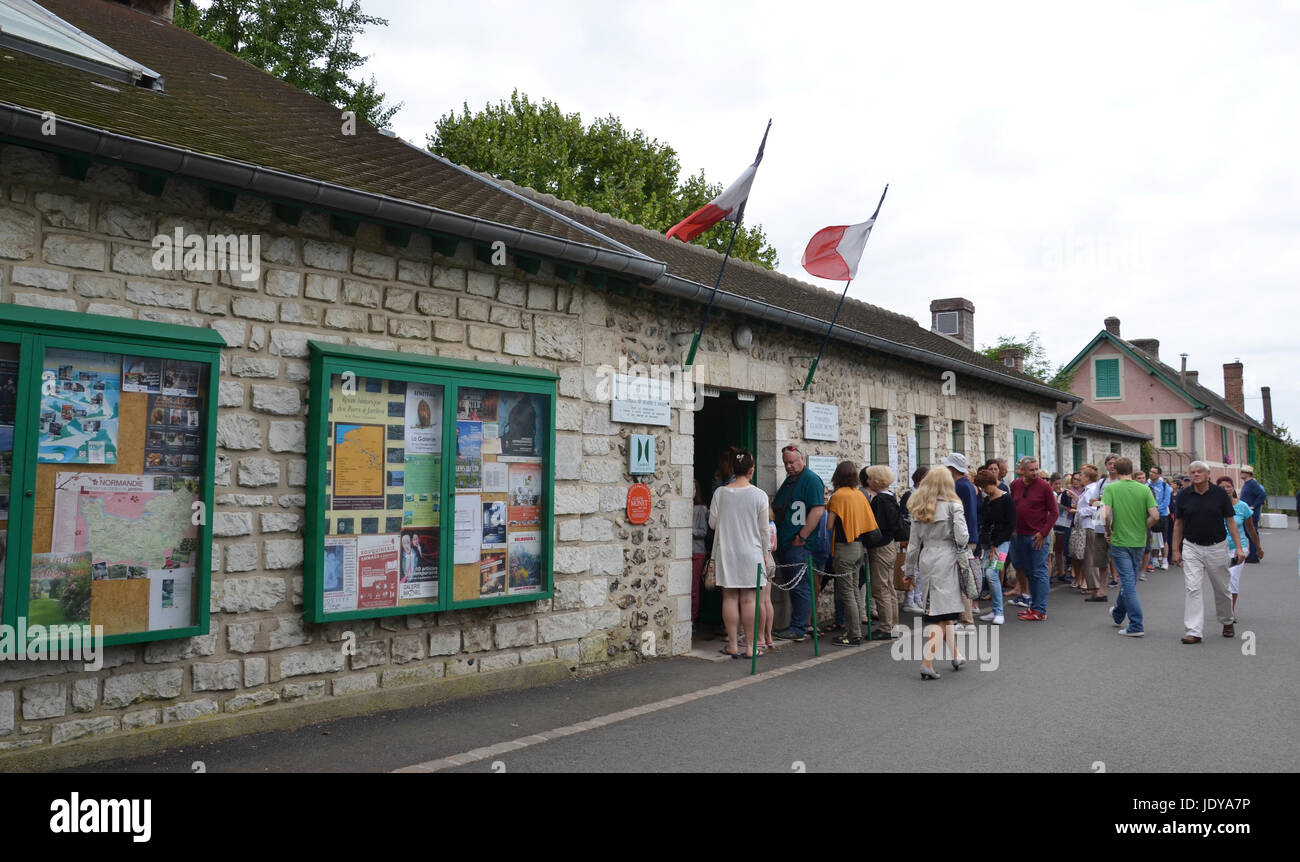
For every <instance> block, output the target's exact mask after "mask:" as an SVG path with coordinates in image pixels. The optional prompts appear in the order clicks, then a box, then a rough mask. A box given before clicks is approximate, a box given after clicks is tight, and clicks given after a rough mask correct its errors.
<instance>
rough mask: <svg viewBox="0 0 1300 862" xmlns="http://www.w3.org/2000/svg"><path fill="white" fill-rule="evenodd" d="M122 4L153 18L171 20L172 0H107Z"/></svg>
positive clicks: (173, 7)
mask: <svg viewBox="0 0 1300 862" xmlns="http://www.w3.org/2000/svg"><path fill="white" fill-rule="evenodd" d="M109 2H113V3H117V4H119V5H122V6H130V7H131V8H132V9H139V10H140V11H141V12H144V13H145V14H147V15H153V16H154V17H155V18H162V19H164V20H166V21H171V20H172V13H173V12H174V11H175V5H176V4H175V2H174V0H109Z"/></svg>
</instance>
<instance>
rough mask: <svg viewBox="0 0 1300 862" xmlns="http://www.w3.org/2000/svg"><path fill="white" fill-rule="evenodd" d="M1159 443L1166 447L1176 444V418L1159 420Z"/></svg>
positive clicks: (1170, 447)
mask: <svg viewBox="0 0 1300 862" xmlns="http://www.w3.org/2000/svg"><path fill="white" fill-rule="evenodd" d="M1160 445H1161V446H1162V447H1164V448H1166V449H1172V448H1173V447H1175V446H1177V445H1178V420H1177V419H1161V420H1160Z"/></svg>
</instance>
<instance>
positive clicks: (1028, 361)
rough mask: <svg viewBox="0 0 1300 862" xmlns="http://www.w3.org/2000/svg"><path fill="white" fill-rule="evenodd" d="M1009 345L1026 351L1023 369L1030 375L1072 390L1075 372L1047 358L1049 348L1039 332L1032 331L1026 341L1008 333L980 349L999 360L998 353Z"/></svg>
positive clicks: (1062, 389) (1049, 383)
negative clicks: (1041, 339)
mask: <svg viewBox="0 0 1300 862" xmlns="http://www.w3.org/2000/svg"><path fill="white" fill-rule="evenodd" d="M1007 347H1018V348H1020V350H1021V351H1022V352H1023V353H1024V362H1023V365H1022V368H1021V370H1022V371H1023V372H1024V373H1025V374H1026V375H1027V376H1029V377H1032V378H1034V379H1035V380H1037V381H1039V382H1041V383H1046V384H1047V385H1048V386H1050V387H1052V388H1053V389H1059V390H1061V391H1062V392H1069V391H1070V383H1071V382H1073V380H1074V372H1072V371H1070V372H1067V371H1066V370H1065V363H1061V364H1060V365H1057V366H1055V367H1053V366H1052V363H1051V362H1049V361H1048V359H1047V350H1046V349H1045V348H1044V347H1043V344H1042V342H1041V341H1039V339H1038V333H1037V332H1036V331H1035V332H1031V333H1029V337H1028V338H1026V339H1025V340H1024V341H1017V340H1016V339H1014V338H1012V337H1011V336H1008V335H1000V336H998V340H997V342H996V343H994V344H993V345H992V346H991V347H984V348H981V349H980V353H982V354H984V355H985V356H987V357H988V358H989V359H992V360H993V361H994V362H999V361H1000V360H999V359H998V353H999V352H1001V351H1002V350H1003V348H1007Z"/></svg>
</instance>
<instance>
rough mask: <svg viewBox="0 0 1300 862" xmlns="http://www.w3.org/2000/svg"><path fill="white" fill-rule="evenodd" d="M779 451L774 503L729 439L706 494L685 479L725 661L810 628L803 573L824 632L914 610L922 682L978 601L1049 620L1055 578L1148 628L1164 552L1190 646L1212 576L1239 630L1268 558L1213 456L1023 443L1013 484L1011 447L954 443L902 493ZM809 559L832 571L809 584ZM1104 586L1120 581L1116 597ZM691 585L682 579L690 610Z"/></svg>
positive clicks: (889, 622)
mask: <svg viewBox="0 0 1300 862" xmlns="http://www.w3.org/2000/svg"><path fill="white" fill-rule="evenodd" d="M781 460H782V464H783V467H784V469H785V473H786V476H785V479H784V481H783V482H782V484H781V486H780V488H779V489H778V490H777V493H776V495H775V497H774V498H773V499H772V500H771V501H770V503H769V500H768V497H767V494H766V493H765V492H763V491H762V490H761V489H759V488H757V487H756V486H755V485H753V484H752V478H753V473H754V460H753V455H752V454H751V453H749V452H747V451H744V450H740V449H737V448H735V447H731V448H729V449H728V450H726V451H725V452H724V453H723V454H722V455H721V456H720V457H719V469H718V473H717V474H716V475H715V477H714V488H713V493H712V495H711V496H712V499H711V501H710V504H709V505H708V506H707V507H706V506H705V505H704V503H703V500H702V499H701V496H700V494H699V488H698V485H697V488H696V493H697V496H696V509H695V518H694V523H693V536H694V538H695V545H694V548H693V552H694V554H693V556H694V562H695V566H694V568H695V573H696V580H697V582H698V581H699V580H700V578H701V576H702V574H703V573H704V571H705V568H706V566H705V561H706V560H709V559H710V558H711V560H712V562H711V564H710V565H711V568H712V571H713V572H714V577H715V579H716V583H717V586H718V588H719V589H722V590H723V591H724V592H723V624H724V627H725V629H726V633H727V643H726V646H724V647H723V649H722V652H723V653H725V654H727V655H731V656H734V657H736V658H741V657H746V658H747V657H751V656H755V655H762V652H763V650H764V649H765V648H767V647H771V646H772V645H773V644H774V641H773V640H772V638H773V637H775V638H778V639H781V640H788V641H794V642H801V641H803V640H805V639H806V638H807V636H808V633H809V631H810V630H811V626H812V621H811V620H810V613H811V611H812V603H813V601H814V583H817V591H820V589H822V588H823V587H824V586H825V585H826V584H827V583H828V582H833V584H834V596H835V608H836V614H835V620H834V621H833V622H832V623H830V624H828V625H826V626H824V627H823V628H822V630H821V632H820V633H825V634H826V635H828V636H830V638H829V639H830V643H832V644H835V645H840V646H856V645H859V644H862V643H863V642H864V641H866V640H892V639H893V638H895V637H898V636H899V634H900V632H899V628H900V627H899V625H898V624H899V619H900V607H901V612H902V613H905V614H919V615H920V616H921V625H922V626H923V630H924V633H925V644H926V646H925V650H924V652H925V655H924V658H923V660H922V664H921V676H922V678H924V679H938V678H939V676H940V674H939V671H938V670H937V669H936V668H935V665H934V659H935V657H936V656H937V655H938V654H939V650H940V648H941V646H942V645H947V647H948V649H949V652H950V654H951V655H952V656H953V658H952V667H953V669H954V670H959V669H960V668H961V666H962V664H964V662H965V659H964V657H962V656H961V655H960V654H959V653H958V652H957V647H956V640H955V631H956V629H957V627H961V626H972V625H973V622H974V616H975V615H979V618H980V620H981V621H983V622H986V623H990V624H993V625H1003V624H1005V618H1006V616H1005V611H1006V607H1005V606H1006V605H1007V604H1015V605H1018V606H1019V607H1020V611H1019V613H1018V614H1017V616H1018V618H1019V619H1020V620H1021V621H1024V622H1044V621H1046V620H1047V610H1048V599H1049V593H1050V591H1051V584H1052V579H1053V578H1057V579H1058V580H1060V581H1061V582H1062V583H1064V584H1067V585H1068V587H1069V589H1071V590H1074V591H1076V594H1077V595H1080V596H1082V597H1083V599H1084V600H1085V601H1087V602H1095V603H1105V604H1107V605H1108V607H1109V612H1110V616H1111V620H1112V622H1113V623H1114V624H1115V626H1116V627H1117V628H1118V634H1120V635H1122V636H1126V637H1131V638H1141V637H1144V636H1145V634H1146V631H1145V620H1144V617H1143V613H1142V607H1141V602H1140V599H1139V596H1138V586H1137V585H1138V582H1139V581H1143V580H1146V575H1147V573H1149V572H1153V571H1157V570H1167V569H1168V568H1169V564H1170V563H1171V562H1172V563H1173V564H1174V565H1175V566H1180V567H1182V568H1183V574H1184V579H1185V584H1186V603H1185V613H1184V635H1183V638H1182V641H1183V643H1186V644H1192V643H1200V642H1201V640H1202V634H1203V632H1202V629H1203V621H1204V607H1203V603H1204V600H1203V598H1202V583H1203V582H1204V581H1206V580H1208V581H1209V584H1210V590H1211V591H1212V592H1213V594H1214V597H1215V614H1216V616H1217V618H1218V620H1219V622H1220V623H1221V624H1222V625H1223V627H1224V628H1223V634H1224V636H1225V637H1232V636H1233V635H1234V632H1235V628H1234V626H1235V622H1236V619H1235V611H1236V604H1237V597H1238V595H1239V592H1240V578H1241V570H1242V567H1243V564H1244V563H1245V562H1247V561H1248V560H1249V559H1250V557H1251V556H1252V555H1253V556H1254V557H1255V559H1259V558H1261V557H1262V556H1263V551H1262V548H1261V547H1260V541H1259V532H1258V529H1257V528H1256V525H1255V523H1254V520H1253V519H1254V517H1255V516H1257V512H1256V510H1255V507H1253V506H1252V505H1251V503H1250V502H1249V501H1248V500H1246V499H1245V488H1244V487H1243V489H1242V492H1243V493H1242V495H1241V496H1240V497H1239V496H1238V494H1237V491H1236V489H1235V487H1234V486H1233V482H1232V480H1231V479H1228V478H1223V479H1220V480H1219V481H1218V482H1217V483H1215V484H1213V485H1211V484H1210V482H1209V474H1210V468H1209V466H1208V465H1207V464H1205V463H1204V462H1200V461H1197V462H1193V464H1192V465H1191V467H1190V468H1189V475H1188V476H1187V477H1185V478H1184V477H1175V479H1174V481H1173V482H1172V483H1171V482H1168V481H1166V480H1165V478H1164V476H1163V471H1161V470H1160V468H1159V467H1153V468H1152V469H1151V470H1150V471H1149V473H1144V472H1143V471H1141V470H1135V469H1134V465H1133V463H1132V461H1131V460H1130V459H1128V458H1124V457H1121V456H1119V455H1115V454H1112V455H1111V456H1109V457H1108V458H1106V459H1105V461H1104V462H1103V467H1104V474H1103V471H1102V470H1100V469H1098V468H1097V467H1096V466H1095V465H1092V464H1085V465H1083V466H1082V467H1081V468H1080V469H1079V471H1078V472H1076V473H1073V474H1071V475H1069V476H1061V475H1059V474H1049V473H1047V472H1046V471H1043V470H1040V469H1039V464H1038V461H1037V460H1036V459H1035V458H1033V457H1025V458H1021V459H1020V461H1019V462H1018V463H1017V465H1016V474H1017V478H1016V479H1015V480H1014V481H1013V482H1011V484H1010V485H1007V483H1006V482H1005V479H1006V477H1007V475H1008V470H1007V463H1006V461H1005V460H1004V459H1001V458H994V459H990V460H989V461H988V462H986V463H985V464H984V465H983V466H982V467H980V468H979V469H977V470H974V471H972V470H970V469H969V467H968V464H967V462H966V458H965V456H963V455H962V454H960V453H951V454H949V455H946V456H945V457H944V458H943V459H942V460H941V462H940V464H939V465H937V467H936V468H935V469H929V470H927V469H925V468H919V469H918V470H917V471H916V472H914V473H913V475H912V477H911V478H912V483H911V485H912V487H911V488H909V489H908V490H907V491H906V492H905V493H904V495H903V497H902V499H898V498H896V497H895V495H894V491H893V485H894V475H893V472H892V471H891V470H890V469H889V468H888V467H886V466H884V465H871V466H868V467H864V468H862V469H860V470H859V469H858V467H857V465H855V464H854V463H853V462H851V461H842V462H840V463H839V464H838V465H837V466H836V469H835V471H834V474H833V477H832V481H831V485H832V487H831V490H830V493H829V494H828V493H827V491H826V489H825V487H824V485H823V482H822V480H821V478H820V477H819V476H818V475H817V474H816V473H814V472H813V471H812V470H810V469H808V467H807V459H806V457H805V455H804V453H803V452H802V451H801V450H800V449H799V447H798V446H786V447H784V448H783V449H782V450H781ZM1243 472H1245V473H1247V474H1248V475H1249V474H1250V473H1251V471H1250V468H1249V467H1246V468H1243ZM1250 481H1252V482H1253V481H1254V480H1253V476H1251V479H1250ZM1255 484H1256V485H1257V484H1258V483H1257V482H1256V483H1255ZM823 536H824V538H823ZM710 537H711V538H710ZM1247 540H1248V541H1249V546H1248V547H1247V545H1246V541H1247ZM968 552H969V553H970V554H971V555H972V556H973V558H974V559H975V560H976V561H978V568H979V569H980V570H981V571H982V573H983V585H982V590H981V591H978V592H980V595H979V598H978V599H975V600H972V599H971V598H968V597H967V596H966V595H965V594H964V593H963V590H962V589H961V585H960V579H959V575H958V563H959V561H960V560H962V559H964V558H965V556H966V554H967V553H968ZM816 574H823V575H825V577H824V578H823V579H822V581H820V582H816V581H815V577H816ZM774 578H775V579H776V580H777V581H778V583H781V584H783V585H785V584H788V585H789V586H788V592H789V595H790V620H789V623H788V625H787V626H786V627H784V628H782V629H781V630H780V631H777V632H775V634H773V632H772V623H773V619H774V617H775V613H774V609H773V606H772V602H771V589H772V580H773V579H774ZM976 580H978V578H976ZM967 583H968V584H969V583H971V582H970V581H969V580H968V582H967ZM756 585H759V587H760V597H759V599H758V606H757V608H756V605H755V595H754V590H755V586H756ZM697 587H698V583H697ZM1109 588H1116V589H1117V590H1118V595H1117V596H1116V597H1115V598H1114V600H1113V602H1112V599H1111V597H1110V594H1109V592H1108V589H1109ZM976 592H977V591H976V590H974V589H972V591H971V593H970V595H971V596H974V595H975V594H976ZM697 596H698V590H697V588H693V590H692V613H693V614H697V613H698V598H697ZM984 600H988V601H990V603H991V607H990V609H989V610H988V612H987V613H984V612H982V608H981V607H980V604H979V603H980V602H982V601H984ZM756 614H757V618H758V624H757V631H756V634H755V635H752V636H750V637H749V638H747V639H746V638H745V637H744V636H743V635H742V634H741V631H742V630H745V631H748V630H749V629H753V628H755V626H754V622H753V621H754V619H755V616H756Z"/></svg>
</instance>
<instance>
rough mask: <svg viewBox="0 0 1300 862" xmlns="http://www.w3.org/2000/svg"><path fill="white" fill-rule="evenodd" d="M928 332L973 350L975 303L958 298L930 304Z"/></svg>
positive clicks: (938, 300)
mask: <svg viewBox="0 0 1300 862" xmlns="http://www.w3.org/2000/svg"><path fill="white" fill-rule="evenodd" d="M930 331H931V332H937V333H938V334H940V335H943V336H946V337H948V338H951V339H952V340H954V341H960V342H961V343H962V344H964V345H966V347H967V348H968V349H970V350H974V349H975V303H973V302H971V301H970V300H969V299H965V298H963V297H960V296H954V297H951V298H949V299H935V300H931V302H930Z"/></svg>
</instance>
